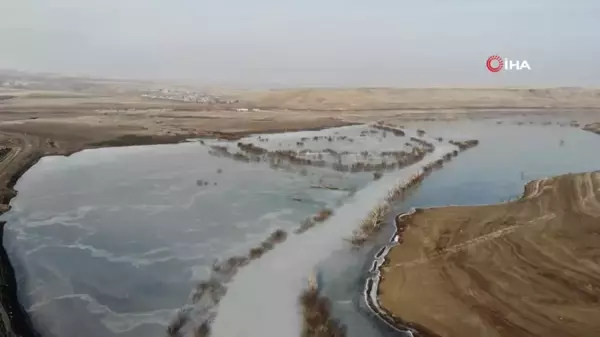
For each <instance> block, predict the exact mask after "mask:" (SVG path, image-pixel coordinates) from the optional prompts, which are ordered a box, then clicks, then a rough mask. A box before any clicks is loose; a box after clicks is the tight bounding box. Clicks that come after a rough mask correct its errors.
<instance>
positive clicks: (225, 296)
mask: <svg viewBox="0 0 600 337" xmlns="http://www.w3.org/2000/svg"><path fill="white" fill-rule="evenodd" d="M498 122H499V121H495V120H487V121H461V122H419V123H404V127H405V129H402V133H400V132H398V131H394V130H400V129H397V128H392V127H391V126H390V128H388V129H386V126H383V127H382V126H381V125H380V127H377V128H376V127H367V126H351V127H342V128H335V129H327V130H323V131H305V132H294V133H285V134H275V135H260V136H258V135H257V136H252V137H247V138H244V139H240V140H238V141H235V142H226V141H219V140H203V141H192V142H189V143H185V144H179V145H163V146H148V147H130V148H120V149H101V150H93V151H84V152H81V153H77V154H75V155H73V156H71V157H68V158H65V157H47V158H44V159H43V160H42V161H41V162H40V163H39V164H37V165H36V166H34V167H33V168H32V169H31V170H30V171H29V172H27V173H26V174H25V175H24V176H23V178H22V179H21V180H20V181H19V182H18V184H17V186H16V188H17V190H18V191H19V195H18V196H17V197H16V198H15V199H13V201H12V207H13V208H12V210H11V211H10V212H8V213H6V214H5V215H3V219H4V220H6V221H7V225H6V228H5V232H6V234H5V238H4V245H5V246H6V249H7V251H8V253H9V255H10V257H11V260H12V261H13V264H14V265H15V270H16V273H17V276H18V282H19V285H20V291H19V292H20V299H21V301H22V303H23V305H24V307H25V308H26V309H27V311H28V312H29V313H30V314H31V315H32V319H33V322H34V324H35V325H36V328H37V330H38V331H41V332H42V335H43V336H44V337H45V336H56V337H59V336H60V337H63V336H64V337H69V336H81V334H82V332H83V331H85V334H86V336H90V337H104V336H106V337H112V336H131V337H133V336H147V337H153V336H165V335H167V332H168V331H169V333H170V334H171V335H185V336H187V335H192V334H193V332H194V330H195V329H197V328H198V327H203V326H205V325H203V324H204V323H205V322H209V323H210V324H209V325H210V328H211V330H212V336H215V337H238V336H240V337H241V336H244V337H248V336H251V337H271V336H272V337H281V336H284V337H295V336H299V333H300V330H301V325H302V322H301V317H300V312H301V309H300V307H299V305H298V296H299V294H300V292H301V291H302V290H303V289H305V288H306V286H307V280H308V278H309V276H310V275H312V274H315V273H316V275H318V280H319V288H320V290H321V292H322V293H323V294H324V295H326V296H327V297H329V298H330V299H331V301H332V312H333V315H334V317H335V318H338V319H339V320H340V321H341V323H342V324H344V325H346V326H347V336H355V337H363V336H369V337H371V336H373V337H377V336H392V335H398V332H397V331H394V330H393V329H391V328H390V327H389V326H387V325H386V324H385V323H383V322H382V321H381V320H379V319H377V318H375V317H374V314H373V312H371V311H370V309H369V308H368V307H367V306H366V304H365V301H364V294H363V290H364V288H365V283H366V280H367V278H368V277H369V276H370V274H369V272H368V271H369V269H370V268H371V266H372V262H373V257H374V255H375V254H376V253H377V251H379V250H380V249H381V247H382V246H383V245H385V244H386V243H387V242H389V240H390V237H391V235H392V228H391V226H387V227H385V228H383V231H382V232H381V233H379V234H377V235H376V236H375V237H374V238H373V239H372V240H370V241H368V242H366V243H365V245H363V246H360V247H358V248H357V247H356V246H355V245H353V244H352V243H351V242H350V241H351V240H350V239H351V237H352V235H353V234H354V231H355V230H356V229H357V228H358V227H359V226H360V223H361V220H362V219H364V218H365V216H367V215H368V214H369V212H371V210H372V209H373V208H374V207H376V206H377V205H378V204H379V203H380V202H381V201H382V200H384V199H385V198H386V196H387V195H388V193H389V191H390V189H391V188H393V187H394V186H395V185H397V184H399V183H403V182H404V181H407V180H409V179H410V178H411V176H413V175H414V174H415V173H416V172H418V171H419V170H421V169H422V167H423V166H424V165H426V164H428V163H434V162H436V161H437V160H439V159H440V158H443V157H444V156H445V155H447V154H450V153H452V152H453V151H455V150H457V147H456V146H454V145H452V144H450V143H449V141H451V140H467V139H478V140H479V141H480V145H479V146H477V147H475V148H474V149H471V150H468V151H466V152H464V153H461V154H459V155H458V157H457V158H455V159H453V160H452V161H451V162H450V163H447V164H445V165H444V168H443V169H441V170H438V171H435V172H433V173H432V174H431V175H430V176H429V177H428V178H427V179H425V180H424V182H423V183H422V184H421V185H420V186H419V188H417V189H415V190H414V191H413V192H412V194H411V195H410V198H408V199H407V200H404V201H401V202H400V201H398V202H395V203H393V204H392V205H391V206H392V211H391V212H390V214H389V215H388V216H387V220H388V222H389V221H391V219H392V218H393V215H395V214H397V213H399V212H402V211H405V210H407V209H409V208H410V207H413V206H420V207H424V206H436V205H438V206H439V205H450V204H456V205H467V204H485V203H496V202H499V201H504V200H507V199H510V198H515V197H517V196H518V195H520V193H521V192H522V190H523V184H524V183H526V182H527V181H530V180H532V179H535V178H540V177H544V176H547V175H554V174H560V173H567V172H576V171H586V170H594V169H598V167H600V159H597V158H595V157H593V156H590V155H589V154H590V153H593V151H594V149H596V148H597V147H598V146H599V145H600V137H598V136H597V135H595V134H593V133H591V132H585V131H582V130H580V129H578V128H575V127H572V126H570V125H569V123H568V122H565V121H560V122H556V123H553V124H552V125H542V124H543V123H526V122H523V123H520V121H515V120H507V121H501V122H500V123H498ZM388 123H389V124H391V125H393V124H398V123H394V121H393V120H392V121H388ZM563 124H564V125H563ZM417 130H422V131H421V132H420V131H417ZM428 144H432V145H433V147H430V146H429V145H428ZM307 219H308V220H310V219H313V221H312V222H311V223H310V224H309V225H307V223H308V222H307ZM315 219H317V220H315ZM309 222H310V221H309ZM299 229H302V230H299ZM278 230H279V231H278ZM283 233H285V234H283ZM269 238H271V239H269ZM265 240H266V241H265ZM265 242H266V243H265ZM257 249H259V250H257ZM232 257H234V258H233V259H232ZM238 267H240V268H239V269H238ZM223 269H227V270H228V271H229V272H231V273H227V272H225V273H223ZM232 271H233V272H232ZM233 274H234V275H233ZM206 280H211V282H213V283H210V282H208V283H206ZM215 283H218V285H219V286H215ZM221 286H222V287H221ZM208 287H212V288H211V289H213V290H214V289H216V292H217V295H215V292H210V293H209V292H202V291H204V290H206V289H207V288H208ZM200 290H202V291H200Z"/></svg>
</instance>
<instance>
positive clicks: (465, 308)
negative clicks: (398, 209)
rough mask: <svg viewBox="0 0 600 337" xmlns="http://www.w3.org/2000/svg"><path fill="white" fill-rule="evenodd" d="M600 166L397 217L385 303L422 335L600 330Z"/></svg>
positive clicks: (385, 273)
mask: <svg viewBox="0 0 600 337" xmlns="http://www.w3.org/2000/svg"><path fill="white" fill-rule="evenodd" d="M599 188H600V172H593V173H585V174H569V175H564V176H559V177H555V178H549V179H543V180H539V181H534V182H531V183H529V184H527V186H526V188H525V194H524V196H523V197H522V198H521V199H519V200H517V201H514V202H509V203H505V204H498V205H489V206H470V207H443V208H434V209H428V210H424V211H419V212H415V213H414V214H412V215H411V216H409V217H406V218H405V219H403V221H401V222H402V224H403V229H402V231H403V242H402V243H401V244H400V245H397V246H394V247H393V248H392V249H391V251H390V252H389V254H388V255H387V258H386V262H385V263H384V265H383V266H382V267H381V273H382V280H381V282H380V286H379V302H380V304H381V306H382V307H383V308H384V309H385V310H386V311H389V312H390V313H391V314H393V315H394V316H396V317H399V318H401V319H402V320H403V321H406V322H413V323H415V325H414V326H422V327H424V328H426V329H427V332H425V333H424V334H423V335H431V334H435V335H440V336H446V337H453V336H461V337H462V336H494V337H496V336H498V337H499V336H507V337H508V336H510V337H520V336H557V337H558V336H598V335H599V334H600V321H599V320H598V317H600V250H598V247H600V226H599V224H600V219H599V218H600V193H599V191H600V189H599Z"/></svg>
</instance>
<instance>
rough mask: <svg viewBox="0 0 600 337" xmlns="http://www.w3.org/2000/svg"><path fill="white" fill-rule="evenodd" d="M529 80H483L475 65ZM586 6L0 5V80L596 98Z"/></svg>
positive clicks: (271, 0) (383, 0) (270, 0)
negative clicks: (426, 89)
mask: <svg viewBox="0 0 600 337" xmlns="http://www.w3.org/2000/svg"><path fill="white" fill-rule="evenodd" d="M492 54H498V55H500V56H502V57H506V58H509V59H513V60H527V61H528V62H529V64H530V66H531V68H532V70H531V71H520V72H514V71H513V72H507V71H505V72H500V73H496V74H492V73H490V72H488V71H487V69H486V68H485V61H486V59H487V58H488V56H490V55H492ZM599 60H600V0H572V1H566V0H505V1H500V0H498V1H487V0H413V1H405V0H297V1H290V0H215V1H212V0H0V68H16V69H21V70H29V71H49V72H57V73H65V74H71V75H93V76H102V77H121V78H123V77H125V78H142V79H170V80H186V81H191V82H194V83H197V84H208V85H210V84H214V85H233V86H271V87H275V86H400V87H421V86H495V85H498V86H506V85H523V86H597V87H600V65H599V64H598V62H599Z"/></svg>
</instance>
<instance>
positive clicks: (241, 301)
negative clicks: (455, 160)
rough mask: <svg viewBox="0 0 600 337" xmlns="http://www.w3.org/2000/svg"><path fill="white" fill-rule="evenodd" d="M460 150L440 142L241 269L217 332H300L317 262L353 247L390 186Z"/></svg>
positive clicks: (236, 335)
mask: <svg viewBox="0 0 600 337" xmlns="http://www.w3.org/2000/svg"><path fill="white" fill-rule="evenodd" d="M455 149H456V147H454V146H452V145H441V146H438V147H436V149H435V151H434V152H433V153H431V154H429V155H427V156H426V157H425V158H424V159H423V160H422V161H420V162H418V163H416V164H414V165H411V166H409V167H406V168H404V169H402V170H399V171H397V172H396V173H394V174H389V175H385V176H384V177H383V178H382V179H380V180H378V181H375V182H373V183H371V184H369V185H368V186H367V187H365V188H363V189H362V190H360V191H359V192H357V193H356V195H355V196H354V197H353V198H352V199H350V200H348V201H347V202H346V203H345V204H343V205H342V206H340V207H339V208H338V209H337V210H336V212H335V214H334V215H333V216H332V217H331V218H330V219H329V220H327V221H326V223H324V224H323V225H322V226H319V227H316V228H314V229H312V230H310V231H308V232H306V233H304V234H303V235H298V236H292V237H290V238H289V239H288V240H287V241H286V242H285V243H283V244H281V245H280V246H279V247H277V248H276V250H275V251H274V252H273V253H272V254H266V255H265V256H264V257H263V258H261V259H259V260H257V261H255V262H253V263H251V264H250V265H248V266H247V267H246V268H243V269H242V270H240V272H239V273H238V275H236V277H235V278H234V280H233V281H232V283H231V284H230V285H229V289H228V292H227V295H226V296H225V297H224V298H223V300H222V301H221V303H220V306H219V312H218V315H217V316H216V318H215V321H214V323H213V325H212V336H213V337H241V336H244V337H270V336H273V337H275V336H277V337H288V336H289V337H296V336H298V334H299V332H300V330H301V327H302V322H301V315H300V307H299V305H298V296H299V295H300V293H301V292H302V290H303V289H305V288H306V286H307V280H308V276H309V275H310V274H311V273H313V271H314V268H315V266H316V265H317V264H319V263H320V262H321V261H323V260H325V259H326V258H328V257H329V256H331V255H332V254H334V253H335V252H337V251H340V250H342V249H344V248H345V247H347V246H348V245H350V243H349V242H347V240H345V239H347V238H350V237H351V236H352V233H353V231H354V230H355V229H356V228H357V227H358V222H359V219H362V218H363V217H365V216H366V215H367V214H368V212H370V211H371V210H372V209H373V207H375V206H376V205H377V204H379V203H380V202H381V201H382V200H383V199H384V197H385V196H386V195H387V192H388V191H389V189H390V188H391V187H393V186H396V185H397V184H399V183H402V182H404V181H408V179H409V178H410V177H411V176H412V175H415V174H417V173H419V171H420V170H421V169H422V167H423V166H425V165H427V164H429V163H431V162H434V161H436V160H438V159H441V158H442V157H443V156H444V155H445V154H447V153H450V152H452V151H453V150H455Z"/></svg>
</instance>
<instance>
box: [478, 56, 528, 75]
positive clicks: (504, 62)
mask: <svg viewBox="0 0 600 337" xmlns="http://www.w3.org/2000/svg"><path fill="white" fill-rule="evenodd" d="M485 66H486V67H487V68H488V70H489V71H491V72H493V73H497V72H499V71H500V70H523V69H527V70H531V67H530V66H529V62H527V61H519V60H509V59H507V58H505V59H502V58H501V57H500V56H498V55H492V56H490V57H488V59H487V62H485Z"/></svg>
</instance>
